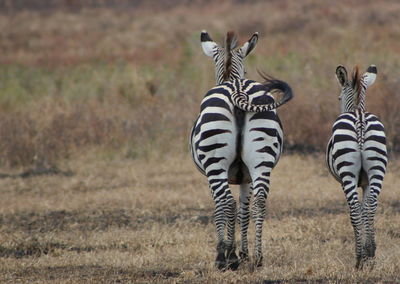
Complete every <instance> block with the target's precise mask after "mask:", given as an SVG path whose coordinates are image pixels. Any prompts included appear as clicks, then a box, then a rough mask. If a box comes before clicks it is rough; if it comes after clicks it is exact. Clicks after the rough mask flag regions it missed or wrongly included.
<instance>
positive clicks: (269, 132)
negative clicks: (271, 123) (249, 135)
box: [250, 127, 277, 136]
mask: <svg viewBox="0 0 400 284" xmlns="http://www.w3.org/2000/svg"><path fill="white" fill-rule="evenodd" d="M250 131H260V132H263V133H265V134H267V135H268V136H276V132H277V131H276V129H275V128H266V127H256V128H251V129H250Z"/></svg>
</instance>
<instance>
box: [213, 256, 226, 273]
mask: <svg viewBox="0 0 400 284" xmlns="http://www.w3.org/2000/svg"><path fill="white" fill-rule="evenodd" d="M215 266H216V267H217V268H218V269H219V270H225V269H226V259H225V254H224V253H218V255H217V258H216V259H215Z"/></svg>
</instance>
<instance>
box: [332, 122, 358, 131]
mask: <svg viewBox="0 0 400 284" xmlns="http://www.w3.org/2000/svg"><path fill="white" fill-rule="evenodd" d="M345 129H347V130H350V131H352V132H355V131H356V129H355V128H354V126H353V125H352V124H350V123H348V122H343V121H341V122H339V123H337V124H334V125H333V128H332V131H333V132H335V131H336V130H345Z"/></svg>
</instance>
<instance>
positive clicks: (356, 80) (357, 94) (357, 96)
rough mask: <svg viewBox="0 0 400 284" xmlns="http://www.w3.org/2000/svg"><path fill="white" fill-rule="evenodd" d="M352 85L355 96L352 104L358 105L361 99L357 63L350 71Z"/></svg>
mask: <svg viewBox="0 0 400 284" xmlns="http://www.w3.org/2000/svg"><path fill="white" fill-rule="evenodd" d="M351 81H352V87H353V90H354V92H355V96H354V106H356V107H358V105H359V104H360V100H361V97H360V95H361V75H360V69H359V67H358V65H356V66H355V67H354V69H353V73H352V80H351Z"/></svg>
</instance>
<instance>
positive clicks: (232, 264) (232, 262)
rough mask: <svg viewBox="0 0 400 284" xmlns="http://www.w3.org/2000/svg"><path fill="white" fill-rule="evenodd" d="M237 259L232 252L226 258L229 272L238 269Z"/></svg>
mask: <svg viewBox="0 0 400 284" xmlns="http://www.w3.org/2000/svg"><path fill="white" fill-rule="evenodd" d="M239 264H240V262H239V258H238V257H237V255H236V253H235V252H232V253H230V254H229V256H228V268H229V269H230V270H237V269H238V267H239Z"/></svg>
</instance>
